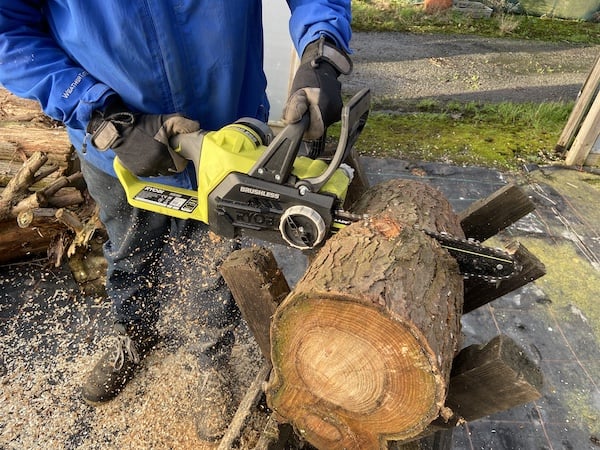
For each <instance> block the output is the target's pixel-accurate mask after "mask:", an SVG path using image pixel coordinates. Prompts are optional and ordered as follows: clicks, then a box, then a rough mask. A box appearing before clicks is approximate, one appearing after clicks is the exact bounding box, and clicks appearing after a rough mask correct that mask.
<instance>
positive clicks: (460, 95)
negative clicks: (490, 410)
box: [0, 33, 599, 450]
mask: <svg viewBox="0 0 600 450" xmlns="http://www.w3.org/2000/svg"><path fill="white" fill-rule="evenodd" d="M352 47H353V49H354V56H353V58H354V62H355V71H354V74H352V75H351V76H349V77H345V78H344V80H343V81H344V89H345V90H346V91H347V92H349V93H351V92H356V91H358V90H359V89H361V88H364V87H370V88H371V89H372V91H373V95H374V97H375V100H376V101H382V102H384V101H391V102H392V103H394V102H401V101H404V100H407V99H408V100H420V99H429V98H431V99H439V100H460V101H471V100H475V101H479V100H480V101H503V100H512V101H536V102H540V101H552V100H571V99H575V98H576V96H577V93H578V92H579V89H580V88H581V85H582V83H583V82H584V81H585V78H586V76H587V74H588V72H589V70H590V69H591V67H592V65H593V63H594V61H595V59H596V57H597V56H598V50H599V47H598V46H580V45H577V46H574V45H569V44H547V43H537V42H529V41H513V40H506V39H487V38H477V37H469V36H445V35H444V36H439V35H408V34H396V33H383V34H377V33H355V35H354V38H353V42H352ZM385 170H391V169H389V167H384V168H382V169H381V172H384V171H385ZM436 170H441V169H439V168H438V169H436ZM448 170H450V169H448ZM378 173H379V172H378ZM442 176H444V177H446V179H451V178H452V176H446V175H442ZM465 197H466V198H469V197H468V196H465ZM470 200H473V198H470ZM281 258H282V260H281V261H282V263H283V264H287V265H288V266H289V267H287V268H286V275H287V276H288V277H289V278H290V280H291V282H292V283H293V281H294V279H297V277H298V276H299V274H300V273H301V272H302V264H299V263H298V261H296V260H293V258H294V257H293V256H290V255H286V254H285V253H284V254H283V256H282V257H281ZM0 269H1V270H0V331H1V333H0V450H9V449H10V450H13V449H14V450H17V449H37V448H56V449H74V448H77V449H117V448H118V449H191V448H199V449H202V448H210V446H205V445H203V444H202V443H200V442H198V440H197V439H196V437H195V435H194V431H193V425H192V424H193V417H194V411H193V408H192V407H191V405H192V401H193V397H194V393H195V392H194V390H195V388H196V382H197V380H198V377H199V375H200V372H199V368H198V364H197V361H196V359H195V356H194V351H193V342H192V339H193V336H194V332H195V330H193V329H191V324H190V323H188V322H186V319H185V316H184V315H182V312H181V311H182V310H185V308H186V307H187V305H183V306H182V305H181V304H180V303H179V301H180V299H172V301H170V302H168V303H167V304H166V305H165V310H164V313H163V317H162V319H161V322H160V331H161V333H162V334H163V335H164V336H165V340H164V342H163V344H161V346H159V348H158V349H157V351H156V352H155V353H153V354H152V355H151V356H150V357H149V358H148V359H147V361H146V363H145V364H144V368H143V370H142V371H141V373H140V376H139V377H137V378H136V379H135V380H134V381H133V382H132V383H131V384H130V385H129V386H128V387H127V389H126V390H125V392H123V394H122V395H120V396H119V398H117V399H116V400H115V401H113V402H111V403H110V404H108V405H106V406H103V407H100V408H96V409H94V408H91V407H89V406H87V405H85V404H84V403H83V402H81V400H80V397H79V386H80V385H81V383H82V381H83V379H84V376H85V374H86V372H87V370H89V368H90V367H91V365H92V364H93V362H94V360H95V357H96V351H97V350H98V348H106V347H107V346H108V345H110V344H109V340H108V339H107V338H106V334H107V332H108V329H109V326H108V323H109V322H110V311H109V310H110V305H109V304H108V302H107V301H106V300H105V299H104V298H102V297H97V296H84V295H82V294H81V293H80V292H79V290H78V288H77V286H75V285H74V283H73V280H72V278H71V276H70V274H69V272H68V269H67V268H66V267H61V268H58V269H48V268H46V267H44V266H43V264H41V263H39V262H34V263H27V264H14V265H10V266H6V267H2V268H0ZM532 303H535V305H534V306H535V307H540V308H542V307H543V305H544V304H543V302H542V301H539V302H537V300H536V301H535V302H532ZM540 305H541V306H540ZM474 320H475V319H474ZM477 320H479V319H478V318H477ZM475 325H477V324H475ZM478 332H479V331H478ZM238 335H239V336H238V337H239V343H238V345H237V347H236V361H237V362H236V364H237V366H236V369H237V371H238V372H239V375H240V378H241V379H242V380H244V381H245V382H249V381H250V380H251V378H252V376H253V374H254V373H255V372H256V371H257V370H258V368H259V366H260V363H261V358H260V356H259V354H258V352H257V349H256V345H255V344H254V343H253V341H252V338H251V336H249V335H248V333H247V331H246V330H244V329H240V330H239V333H238ZM553 399H554V398H551V400H553ZM538 409H539V408H538ZM542 409H543V407H542ZM549 414H551V413H549ZM575 419H576V418H575V417H573V418H571V420H572V421H574V420H575ZM557 427H558V426H557ZM491 433H496V431H495V430H494V431H492V432H491ZM557 433H558V432H557ZM506 435H514V433H513V430H512V429H509V430H508V431H507V433H506ZM246 437H247V438H249V439H250V438H252V436H249V435H247V436H246ZM518 437H519V436H516V437H515V439H518ZM469 439H470V438H469ZM559 441H560V439H559V440H558V442H559ZM469 442H471V441H469ZM535 442H536V444H537V443H539V441H535ZM544 442H545V441H544ZM520 445H521V444H519V448H548V447H542V446H536V447H527V446H525V447H523V446H520ZM240 448H251V446H250V444H247V443H241V444H240ZM461 448H479V447H473V445H472V443H471V444H470V446H469V445H468V443H465V445H464V447H461ZM482 448H483V447H482ZM486 448H488V447H486ZM489 448H496V449H501V448H509V447H502V446H496V447H489ZM511 448H512V447H511ZM514 448H517V447H514ZM556 448H559V447H556ZM564 448H567V447H564ZM571 448H584V447H571ZM585 448H588V447H585Z"/></svg>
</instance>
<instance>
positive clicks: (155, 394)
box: [0, 264, 262, 450]
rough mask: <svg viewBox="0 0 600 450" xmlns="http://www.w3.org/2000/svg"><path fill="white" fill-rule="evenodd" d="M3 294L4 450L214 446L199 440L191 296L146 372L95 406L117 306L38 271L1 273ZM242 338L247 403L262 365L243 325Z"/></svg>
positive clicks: (169, 316)
mask: <svg viewBox="0 0 600 450" xmlns="http://www.w3.org/2000/svg"><path fill="white" fill-rule="evenodd" d="M23 279H26V280H28V281H27V283H26V284H25V285H23V286H16V287H15V286H10V284H11V280H23ZM3 286H4V287H6V289H4V288H3ZM0 292H2V293H0V332H1V336H0V350H1V355H0V418H1V419H0V449H2V450H9V449H10V450H12V449H15V450H16V449H37V448H56V449H59V448H64V449H74V448H77V449H113V448H114V449H191V448H193V449H204V448H214V445H208V444H206V443H202V442H200V441H198V439H197V438H196V435H195V429H194V425H193V424H194V409H193V406H192V405H193V401H194V397H195V393H196V385H197V383H198V380H199V379H200V375H201V369H200V368H199V366H198V358H197V356H196V352H195V349H194V345H193V338H194V336H196V334H197V330H196V329H195V327H194V322H193V321H189V320H187V318H186V317H185V314H184V313H180V311H182V310H185V307H184V306H185V305H181V304H178V301H184V297H181V299H173V301H171V302H170V303H169V304H168V305H167V306H166V308H163V310H162V316H161V320H160V323H159V331H160V333H161V335H162V336H163V338H164V340H163V341H162V342H161V343H160V344H159V346H158V348H157V349H156V350H155V351H154V352H153V353H152V354H151V355H150V356H149V357H148V358H146V360H145V363H144V365H143V368H142V370H141V371H140V372H139V373H138V374H137V375H136V377H135V378H134V379H133V380H132V381H131V382H130V383H129V385H128V386H127V387H126V389H125V390H124V391H123V392H122V394H121V395H119V396H118V397H117V398H116V399H115V400H113V401H111V402H109V403H107V404H106V405H103V406H100V407H96V408H93V407H90V406H88V405H86V404H85V403H84V402H83V401H82V400H81V397H80V386H81V384H82V383H83V381H84V379H85V377H86V374H87V372H88V371H89V370H90V369H91V367H92V366H93V364H94V363H95V361H96V359H97V357H98V355H99V352H100V351H101V350H105V349H108V348H109V347H110V346H111V345H113V343H112V340H111V339H110V337H108V336H110V321H111V315H110V303H109V302H108V301H107V300H106V299H103V298H85V297H83V296H82V295H81V294H80V292H79V290H78V288H77V286H74V285H73V282H72V280H71V277H70V274H69V273H68V272H66V271H65V270H64V269H53V270H48V269H43V268H41V267H36V266H32V265H29V264H27V265H20V266H19V265H17V266H14V267H12V268H10V269H8V270H3V271H2V272H0ZM236 335H237V336H236V337H237V344H236V346H235V347H234V354H233V360H232V363H233V366H234V368H235V371H236V373H237V375H238V379H239V392H237V393H236V395H237V397H238V399H239V398H241V396H242V395H243V393H244V388H245V387H246V386H248V385H249V384H250V383H251V381H252V378H253V377H254V376H255V374H256V372H257V370H258V368H259V366H260V364H261V363H262V360H261V356H260V354H259V351H258V348H257V346H256V344H255V343H254V341H253V339H252V338H251V336H250V334H249V332H248V331H247V329H246V328H245V326H244V324H243V323H242V325H241V326H240V327H238V329H237V330H236ZM248 436H250V437H248ZM252 436H253V434H252V432H250V434H248V435H247V436H243V437H242V442H244V439H245V440H246V442H245V443H242V444H240V446H241V447H240V448H244V447H246V448H249V446H250V444H248V442H247V439H251V438H252Z"/></svg>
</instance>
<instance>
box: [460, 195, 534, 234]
mask: <svg viewBox="0 0 600 450" xmlns="http://www.w3.org/2000/svg"><path fill="white" fill-rule="evenodd" d="M534 209H535V205H534V204H533V202H532V201H531V199H530V198H529V197H528V196H527V195H526V194H525V193H524V192H523V191H522V190H521V188H519V187H518V186H516V185H515V184H507V185H506V186H504V187H502V188H501V189H499V190H497V191H496V192H494V193H493V194H492V195H490V196H488V197H486V198H484V199H481V200H478V201H476V202H474V203H473V204H472V205H471V206H469V207H468V208H467V209H466V210H464V211H463V212H461V213H460V214H459V215H458V216H459V219H460V225H461V227H462V229H463V231H464V232H465V236H466V237H467V238H473V239H475V240H478V241H485V240H486V239H488V238H490V237H492V236H494V235H495V234H497V233H498V232H499V231H502V230H503V229H505V228H506V227H508V226H509V225H512V224H513V223H515V222H516V221H517V220H519V219H521V218H522V217H524V216H526V215H527V214H529V213H530V212H531V211H533V210H534Z"/></svg>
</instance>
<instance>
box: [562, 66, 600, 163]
mask: <svg viewBox="0 0 600 450" xmlns="http://www.w3.org/2000/svg"><path fill="white" fill-rule="evenodd" d="M599 86H600V57H598V58H597V59H596V62H595V63H594V66H593V67H592V69H591V71H590V73H589V75H588V77H587V79H586V81H585V82H584V84H583V86H582V88H581V90H580V91H579V96H578V99H577V102H576V103H575V106H574V107H573V111H571V114H570V116H569V119H568V120H567V124H566V125H565V127H564V129H563V131H562V133H561V135H560V137H559V139H558V142H557V144H556V147H555V151H556V152H557V153H559V154H564V153H565V152H566V151H567V150H569V148H570V147H571V144H572V142H573V140H574V139H575V136H576V135H577V131H578V130H579V128H580V126H581V123H582V122H583V120H584V119H585V116H586V114H587V113H588V111H589V109H590V106H591V105H592V102H593V101H594V98H595V97H596V95H597V93H598V87H599Z"/></svg>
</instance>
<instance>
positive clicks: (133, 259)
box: [81, 161, 240, 358]
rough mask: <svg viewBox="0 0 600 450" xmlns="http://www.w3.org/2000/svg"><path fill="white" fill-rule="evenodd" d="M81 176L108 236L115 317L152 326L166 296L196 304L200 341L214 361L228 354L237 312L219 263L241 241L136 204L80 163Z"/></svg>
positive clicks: (109, 286) (109, 279) (190, 316)
mask: <svg viewBox="0 0 600 450" xmlns="http://www.w3.org/2000/svg"><path fill="white" fill-rule="evenodd" d="M81 166H82V173H83V175H84V178H85V181H86V183H87V186H88V190H89V192H90V195H91V196H92V198H93V199H94V200H95V201H96V203H97V204H98V206H99V208H100V219H101V221H102V223H103V224H104V226H105V228H106V231H107V233H108V241H107V242H106V243H105V245H104V256H105V257H106V260H107V262H108V270H107V278H106V291H107V294H108V296H109V297H110V299H111V300H112V305H113V312H114V317H115V322H119V323H123V324H126V325H128V326H134V327H139V328H140V329H142V330H143V329H144V328H148V327H152V326H154V325H155V324H156V322H157V321H158V317H159V309H160V307H161V303H163V301H166V302H168V301H170V300H172V299H176V300H177V304H180V305H186V306H185V307H187V308H191V309H193V311H192V312H191V313H188V315H187V317H188V319H189V320H193V321H194V322H195V323H197V325H198V326H199V327H202V328H203V331H202V333H200V334H199V336H200V335H201V336H202V339H203V340H204V341H205V342H202V343H200V342H199V343H198V345H199V346H200V348H201V351H202V352H203V353H207V354H208V355H209V356H211V357H212V358H214V357H215V356H217V354H219V353H222V351H225V353H228V352H229V351H228V350H229V347H230V346H231V344H232V343H233V328H234V327H235V326H236V325H237V323H238V322H239V317H240V315H239V310H238V309H237V306H236V305H235V302H234V301H233V298H232V296H231V293H230V292H229V290H228V289H227V286H226V285H225V283H224V281H223V279H222V277H221V276H220V274H219V271H218V267H219V265H220V263H221V262H222V261H223V260H224V259H225V258H226V257H227V256H228V255H229V254H230V253H231V251H233V250H234V249H235V248H236V247H237V246H238V245H239V244H238V243H237V241H233V240H230V239H224V238H220V237H218V236H216V235H214V234H213V233H211V232H209V230H208V226H207V225H205V224H203V223H201V222H197V221H191V220H190V221H186V220H181V219H176V218H173V217H168V216H164V215H161V214H156V213H152V212H147V211H144V210H141V209H138V208H133V207H131V206H130V205H129V204H128V203H127V199H126V196H125V191H124V190H123V188H122V187H121V185H120V183H119V181H118V180H117V179H116V178H113V177H112V176H110V175H108V174H106V173H104V172H102V171H101V170H99V169H97V168H96V167H94V166H92V165H90V164H88V163H86V162H85V161H81Z"/></svg>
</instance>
